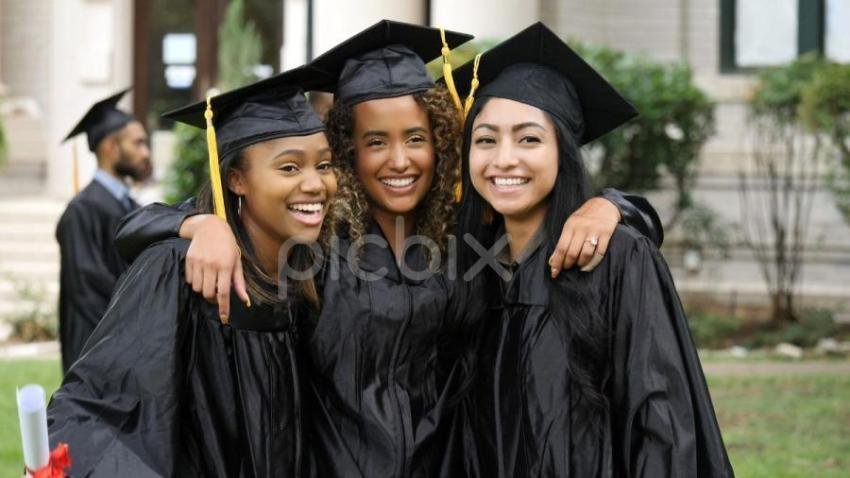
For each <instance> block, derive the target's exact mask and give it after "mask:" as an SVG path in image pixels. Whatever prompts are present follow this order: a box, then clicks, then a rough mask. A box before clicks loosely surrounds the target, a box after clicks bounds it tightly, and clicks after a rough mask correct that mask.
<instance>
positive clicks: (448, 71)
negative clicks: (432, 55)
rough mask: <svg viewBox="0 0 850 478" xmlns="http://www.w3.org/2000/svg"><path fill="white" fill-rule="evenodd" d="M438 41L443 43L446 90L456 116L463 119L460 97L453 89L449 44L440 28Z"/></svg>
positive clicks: (453, 81)
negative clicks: (450, 97)
mask: <svg viewBox="0 0 850 478" xmlns="http://www.w3.org/2000/svg"><path fill="white" fill-rule="evenodd" d="M440 39H441V40H442V41H443V48H442V49H441V50H440V52H441V53H442V54H443V78H445V80H446V88H447V89H448V90H449V94H450V95H451V96H452V101H454V104H455V108H456V109H457V112H458V116H460V117H463V105H462V103H461V101H460V95H459V94H458V93H457V88H456V87H455V80H454V77H453V76H452V62H451V60H450V58H449V57H450V56H451V51H450V50H449V44H448V43H447V42H446V32H445V30H443V29H442V28H440Z"/></svg>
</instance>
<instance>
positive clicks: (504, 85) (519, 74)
mask: <svg viewBox="0 0 850 478" xmlns="http://www.w3.org/2000/svg"><path fill="white" fill-rule="evenodd" d="M474 63H475V61H474V60H473V61H470V62H467V63H466V64H464V65H463V66H461V67H460V68H458V69H456V70H455V71H454V80H455V83H456V84H457V86H458V90H460V92H461V94H462V95H465V94H467V93H466V92H467V91H468V90H469V88H470V86H469V85H470V84H471V81H472V78H473V72H474V70H475V65H474ZM477 73H478V74H477V77H478V81H479V84H480V87H479V89H478V92H477V93H475V97H476V98H484V97H497V98H507V99H510V100H514V101H519V102H521V103H525V104H528V105H531V106H534V107H537V108H540V109H542V110H544V111H546V112H547V113H549V114H551V115H553V116H555V117H556V118H558V119H559V120H560V121H561V122H563V123H564V125H565V126H566V127H568V128H570V130H571V131H572V132H573V133H574V134H575V136H576V138H577V139H578V140H579V144H585V143H588V142H590V141H593V140H594V139H596V138H598V137H600V136H602V135H604V134H605V133H607V132H609V131H611V130H613V129H615V128H617V127H618V126H620V125H622V124H623V123H625V122H626V121H628V120H630V119H632V118H634V117H635V116H637V115H638V112H637V110H636V109H635V108H634V106H632V105H631V104H630V103H629V102H628V101H626V100H625V99H624V98H623V97H622V96H621V95H620V93H618V92H617V90H615V89H614V87H612V86H611V85H610V84H608V82H607V81H605V79H604V78H602V76H600V75H599V73H597V72H596V70H594V69H593V68H592V67H591V66H590V65H588V64H587V63H586V62H585V61H584V60H583V59H582V58H581V57H580V56H578V54H576V52H574V51H573V50H572V49H571V48H570V47H569V46H567V44H566V43H564V42H563V41H562V40H561V39H560V38H558V36H557V35H556V34H555V33H554V32H552V30H549V29H548V28H546V26H545V25H543V24H542V23H540V22H538V23H535V24H534V25H531V26H530V27H528V28H526V29H525V30H523V31H521V32H519V33H517V34H516V35H514V36H513V37H511V38H509V39H507V40H505V41H503V42H502V43H500V44H498V45H496V46H495V47H493V48H491V49H490V50H488V51H487V52H486V53H484V54H483V55H481V58H480V63H479V65H478V72H477Z"/></svg>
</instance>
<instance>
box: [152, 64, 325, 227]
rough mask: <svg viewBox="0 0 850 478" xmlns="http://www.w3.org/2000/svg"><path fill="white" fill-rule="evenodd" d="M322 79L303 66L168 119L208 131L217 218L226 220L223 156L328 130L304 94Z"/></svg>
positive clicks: (179, 111) (170, 114)
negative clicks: (282, 139)
mask: <svg viewBox="0 0 850 478" xmlns="http://www.w3.org/2000/svg"><path fill="white" fill-rule="evenodd" d="M316 79H317V77H316V73H315V72H312V71H309V70H308V69H307V68H305V67H303V66H302V67H299V68H295V69H293V70H289V71H287V72H284V73H280V74H278V75H275V76H272V77H270V78H267V79H265V80H262V81H258V82H256V83H252V84H250V85H247V86H243V87H241V88H237V89H235V90H231V91H229V92H227V93H223V94H220V95H217V96H212V97H208V98H207V99H206V101H199V102H197V103H193V104H191V105H188V106H185V107H183V108H179V109H176V110H173V111H169V112H168V113H165V114H164V115H163V117H165V118H169V119H172V120H174V121H179V122H181V123H185V124H188V125H191V126H195V127H197V128H203V129H206V130H207V148H208V149H209V156H210V157H209V166H210V182H211V184H212V191H213V201H214V204H215V212H216V215H218V216H219V217H221V218H222V219H226V216H225V213H224V196H223V194H224V192H223V189H222V186H221V174H220V172H219V157H221V158H222V159H223V160H226V159H228V158H230V157H231V156H232V154H233V153H235V152H237V151H239V150H241V149H242V148H245V147H246V146H250V145H252V144H255V143H259V142H262V141H267V140H270V139H276V138H283V137H287V136H306V135H310V134H314V133H318V132H320V131H324V129H325V125H324V123H322V120H321V119H319V117H318V116H317V115H316V113H315V112H314V111H313V108H312V107H311V106H310V104H309V103H308V102H307V99H306V98H305V97H304V93H303V90H302V88H308V87H310V85H312V84H313V82H315V81H316ZM219 150H220V151H221V156H219Z"/></svg>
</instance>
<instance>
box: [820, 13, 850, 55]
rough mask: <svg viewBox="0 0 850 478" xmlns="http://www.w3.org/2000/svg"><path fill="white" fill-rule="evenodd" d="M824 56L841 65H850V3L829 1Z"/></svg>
mask: <svg viewBox="0 0 850 478" xmlns="http://www.w3.org/2000/svg"><path fill="white" fill-rule="evenodd" d="M824 23H825V24H826V35H825V36H826V38H825V40H824V44H825V45H824V54H825V55H826V57H827V58H829V59H831V60H835V61H840V62H841V63H850V1H848V0H827V2H826V22H824Z"/></svg>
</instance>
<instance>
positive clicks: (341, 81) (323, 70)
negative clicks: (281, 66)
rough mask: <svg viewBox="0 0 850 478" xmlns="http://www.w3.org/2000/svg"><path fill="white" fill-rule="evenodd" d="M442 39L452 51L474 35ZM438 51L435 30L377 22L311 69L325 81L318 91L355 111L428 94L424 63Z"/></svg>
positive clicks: (439, 42) (428, 79)
mask: <svg viewBox="0 0 850 478" xmlns="http://www.w3.org/2000/svg"><path fill="white" fill-rule="evenodd" d="M445 39H446V44H447V45H448V47H449V48H450V49H451V48H455V47H457V46H459V45H462V44H464V43H466V42H467V41H469V40H471V39H472V35H467V34H464V33H458V32H452V31H446V32H445ZM442 47H443V43H442V37H441V35H440V29H438V28H431V27H423V26H419V25H412V24H409V23H402V22H395V21H391V20H381V21H380V22H378V23H376V24H374V25H372V26H371V27H369V28H367V29H365V30H363V31H362V32H360V33H358V34H356V35H354V36H352V37H351V38H349V39H348V40H345V41H344V42H342V43H340V44H339V45H337V46H335V47H333V48H331V49H330V50H328V51H327V52H325V53H324V54H322V55H321V56H319V57H317V58H316V59H315V60H313V61H312V62H310V64H309V67H310V68H312V69H314V70H316V71H317V72H319V73H320V74H322V75H324V76H326V77H327V78H328V80H329V81H328V82H327V83H325V84H323V85H321V86H319V87H318V88H316V89H319V90H322V91H330V92H332V93H334V94H335V100H336V101H340V102H342V103H343V104H346V105H353V104H355V103H359V102H361V101H367V100H374V99H377V98H393V97H396V96H403V95H409V94H411V93H416V92H419V91H425V90H427V89H429V88H432V87H433V86H434V81H433V80H432V79H431V77H430V76H429V75H428V71H427V70H426V69H425V63H426V62H429V61H431V60H433V59H435V58H438V57H439V56H440V55H441V54H442Z"/></svg>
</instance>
